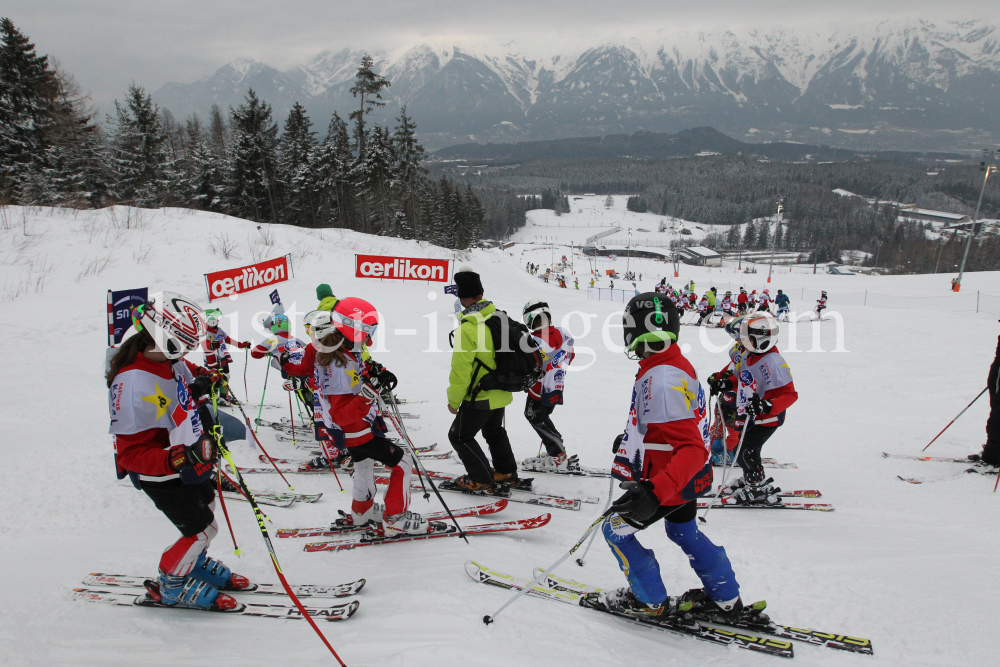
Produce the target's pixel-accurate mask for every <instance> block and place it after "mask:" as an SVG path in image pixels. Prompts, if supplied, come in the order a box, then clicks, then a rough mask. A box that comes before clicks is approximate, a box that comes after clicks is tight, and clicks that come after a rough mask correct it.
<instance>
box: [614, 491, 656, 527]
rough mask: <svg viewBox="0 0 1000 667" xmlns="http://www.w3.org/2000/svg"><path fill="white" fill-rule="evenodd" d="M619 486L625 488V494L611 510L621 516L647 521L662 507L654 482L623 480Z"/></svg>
mask: <svg viewBox="0 0 1000 667" xmlns="http://www.w3.org/2000/svg"><path fill="white" fill-rule="evenodd" d="M619 487H620V488H622V489H625V494H624V495H623V496H622V497H621V498H619V499H618V500H616V501H615V502H614V504H613V505H611V511H612V512H616V513H617V514H618V516H620V517H621V518H623V519H629V520H631V521H635V522H636V523H645V522H646V521H647V520H648V519H649V518H650V517H652V516H653V515H654V514H656V510H658V509H659V508H660V499H659V498H657V497H656V494H655V493H653V483H652V482H650V481H645V482H622V483H621V484H620V485H619Z"/></svg>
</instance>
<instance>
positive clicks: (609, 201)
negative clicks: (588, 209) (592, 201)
mask: <svg viewBox="0 0 1000 667" xmlns="http://www.w3.org/2000/svg"><path fill="white" fill-rule="evenodd" d="M614 205H615V198H614V197H612V196H611V195H608V197H607V199H605V200H604V208H611V207H612V206H614ZM542 208H545V207H544V206H543V207H542Z"/></svg>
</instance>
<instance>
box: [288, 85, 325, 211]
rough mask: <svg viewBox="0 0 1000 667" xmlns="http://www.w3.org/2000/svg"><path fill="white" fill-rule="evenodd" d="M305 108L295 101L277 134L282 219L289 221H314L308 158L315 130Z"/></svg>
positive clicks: (313, 146)
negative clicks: (284, 205)
mask: <svg viewBox="0 0 1000 667" xmlns="http://www.w3.org/2000/svg"><path fill="white" fill-rule="evenodd" d="M310 128H312V121H311V120H309V116H307V115H306V110H305V109H304V108H303V107H302V105H301V104H299V103H298V102H296V103H295V105H294V106H293V107H292V109H291V111H289V112H288V118H287V119H286V120H285V131H284V133H283V134H282V135H281V141H280V150H281V158H280V162H279V169H280V172H281V180H282V182H284V183H285V184H287V188H288V197H287V205H288V211H287V214H286V219H287V221H288V222H289V223H291V224H298V225H309V226H311V227H315V226H316V225H317V211H316V198H317V195H316V192H315V189H314V183H313V180H314V179H313V177H312V174H311V173H310V172H311V170H312V165H311V164H310V159H311V157H312V153H313V150H314V148H315V147H316V133H315V132H313V131H312V130H311V129H310Z"/></svg>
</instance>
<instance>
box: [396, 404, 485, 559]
mask: <svg viewBox="0 0 1000 667" xmlns="http://www.w3.org/2000/svg"><path fill="white" fill-rule="evenodd" d="M388 416H389V421H390V422H391V423H392V425H393V427H394V428H395V429H396V432H397V433H399V434H400V435H401V436H402V434H403V431H404V428H403V426H402V424H403V418H402V416H400V414H399V410H397V409H395V405H394V406H393V412H392V414H389V415H388ZM404 437H405V436H404ZM409 448H410V460H411V461H413V467H414V468H416V469H417V479H419V480H420V488H421V489H423V492H424V493H423V496H424V500H429V499H430V497H431V494H430V493H428V492H427V484H426V483H425V482H424V477H427V480H428V481H430V475H428V474H427V472H426V471H425V470H422V469H421V467H420V461H419V459H420V457H419V455H418V454H417V449H416V447H414V446H413V444H412V443H410V444H409ZM435 491H436V490H435ZM443 502H444V501H442V504H443ZM444 508H445V509H446V510H447V509H448V506H447V505H445V506H444ZM448 514H449V516H450V515H451V511H450V510H449V511H448ZM455 527H456V528H458V526H457V524H456V526H455ZM458 530H459V531H460V532H461V530H462V529H461V528H458ZM462 537H463V538H465V536H464V535H463V536H462ZM465 542H466V544H468V542H469V540H468V539H467V538H466V539H465Z"/></svg>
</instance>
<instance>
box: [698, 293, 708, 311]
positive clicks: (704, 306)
mask: <svg viewBox="0 0 1000 667" xmlns="http://www.w3.org/2000/svg"><path fill="white" fill-rule="evenodd" d="M707 310H708V299H706V298H705V297H701V301H699V302H698V312H699V313H702V314H704V313H705V311H707Z"/></svg>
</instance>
